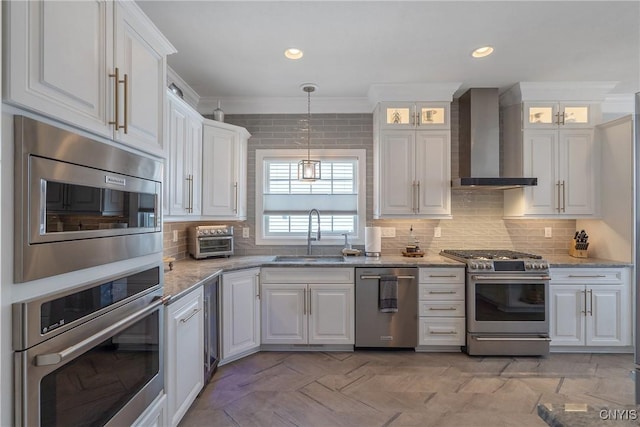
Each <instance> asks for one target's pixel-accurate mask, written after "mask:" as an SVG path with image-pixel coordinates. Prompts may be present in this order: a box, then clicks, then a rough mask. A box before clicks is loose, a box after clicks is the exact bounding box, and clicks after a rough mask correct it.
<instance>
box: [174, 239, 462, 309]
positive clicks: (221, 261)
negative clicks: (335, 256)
mask: <svg viewBox="0 0 640 427" xmlns="http://www.w3.org/2000/svg"><path fill="white" fill-rule="evenodd" d="M274 259H275V256H269V255H267V256H232V257H229V258H209V259H202V260H194V259H191V258H187V259H184V260H180V261H174V262H173V270H169V269H168V268H167V267H165V270H164V295H165V296H166V295H171V300H169V304H171V303H172V302H174V301H176V300H177V299H179V298H180V297H182V296H184V295H186V294H187V293H189V291H191V290H193V289H195V288H196V287H197V286H199V285H201V284H203V283H204V282H205V281H206V280H208V279H210V278H212V277H214V276H215V275H217V274H221V273H223V272H226V271H234V270H243V269H246V268H254V267H293V268H304V267H350V268H354V267H430V268H443V267H464V263H460V262H458V261H454V260H452V259H450V258H445V257H442V256H440V255H438V254H437V253H435V252H427V253H426V254H425V256H424V257H420V258H407V257H403V256H382V257H379V258H372V257H365V256H348V257H345V261H344V262H335V261H326V262H322V261H315V262H297V261H294V262H283V261H277V262H276V261H274Z"/></svg>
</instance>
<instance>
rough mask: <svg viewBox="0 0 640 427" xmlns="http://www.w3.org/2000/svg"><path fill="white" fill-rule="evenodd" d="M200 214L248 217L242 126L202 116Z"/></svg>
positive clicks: (227, 217) (233, 218)
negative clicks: (203, 165)
mask: <svg viewBox="0 0 640 427" xmlns="http://www.w3.org/2000/svg"><path fill="white" fill-rule="evenodd" d="M203 129H204V130H203V141H202V159H203V164H205V165H206V167H204V168H203V171H202V215H203V216H206V217H211V218H212V219H216V220H218V219H219V220H245V219H247V141H248V139H249V137H250V136H251V135H250V134H249V132H247V130H246V129H245V128H243V127H239V126H234V125H230V124H227V123H222V122H217V121H214V120H206V119H205V120H204V125H203Z"/></svg>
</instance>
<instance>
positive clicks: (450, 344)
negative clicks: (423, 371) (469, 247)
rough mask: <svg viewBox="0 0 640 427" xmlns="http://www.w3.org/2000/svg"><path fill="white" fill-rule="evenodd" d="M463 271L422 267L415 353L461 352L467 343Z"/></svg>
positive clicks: (461, 269) (459, 269) (460, 269)
mask: <svg viewBox="0 0 640 427" xmlns="http://www.w3.org/2000/svg"><path fill="white" fill-rule="evenodd" d="M465 311H466V308H465V270H464V268H455V267H454V268H421V269H420V279H419V290H418V316H419V318H418V347H417V350H418V351H419V350H423V351H425V350H426V351H434V350H435V351H438V349H441V350H442V351H444V350H451V349H457V350H458V351H459V350H460V347H461V346H464V345H465V342H466V329H465V322H466V317H465Z"/></svg>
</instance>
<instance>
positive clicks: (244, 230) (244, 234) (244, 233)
mask: <svg viewBox="0 0 640 427" xmlns="http://www.w3.org/2000/svg"><path fill="white" fill-rule="evenodd" d="M242 237H243V238H244V239H248V238H249V227H242Z"/></svg>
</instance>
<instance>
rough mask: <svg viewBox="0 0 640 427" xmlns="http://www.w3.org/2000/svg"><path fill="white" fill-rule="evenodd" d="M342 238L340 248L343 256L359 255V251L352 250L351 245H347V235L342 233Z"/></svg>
mask: <svg viewBox="0 0 640 427" xmlns="http://www.w3.org/2000/svg"><path fill="white" fill-rule="evenodd" d="M342 235H343V236H344V248H342V254H343V255H360V249H353V247H351V243H349V233H342Z"/></svg>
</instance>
